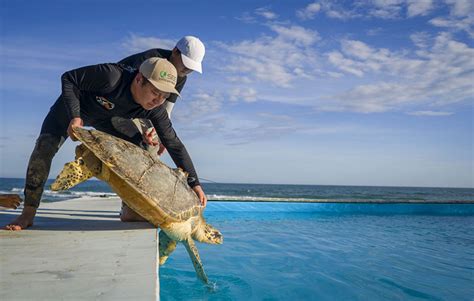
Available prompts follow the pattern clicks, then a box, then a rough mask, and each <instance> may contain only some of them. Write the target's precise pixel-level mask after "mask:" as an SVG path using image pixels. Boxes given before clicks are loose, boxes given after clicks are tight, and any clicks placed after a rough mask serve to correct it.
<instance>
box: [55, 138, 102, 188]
mask: <svg viewBox="0 0 474 301" xmlns="http://www.w3.org/2000/svg"><path fill="white" fill-rule="evenodd" d="M76 153H77V155H76V160H74V161H72V162H69V163H66V164H64V167H63V170H62V171H61V172H60V173H59V175H58V176H57V177H56V180H55V181H54V183H53V184H52V185H51V189H52V190H54V191H58V190H68V189H70V188H72V187H74V186H76V185H77V184H79V183H82V182H84V181H86V180H88V179H90V178H92V177H95V176H98V175H99V174H100V173H101V169H102V163H101V162H100V160H99V159H98V158H97V157H96V156H95V155H94V154H93V153H92V152H90V151H89V150H84V148H83V147H81V145H79V146H78V147H77V149H76Z"/></svg>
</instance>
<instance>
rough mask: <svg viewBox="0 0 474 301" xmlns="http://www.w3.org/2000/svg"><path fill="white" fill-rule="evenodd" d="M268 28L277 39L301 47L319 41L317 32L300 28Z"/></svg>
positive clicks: (279, 26)
mask: <svg viewBox="0 0 474 301" xmlns="http://www.w3.org/2000/svg"><path fill="white" fill-rule="evenodd" d="M270 28H271V29H272V30H273V31H274V32H276V33H277V34H278V37H279V38H282V39H284V40H286V41H289V42H294V43H297V44H300V45H303V46H310V45H312V44H314V43H315V42H317V41H319V40H320V39H321V38H320V37H319V34H318V32H317V31H314V30H311V29H306V28H304V27H301V26H296V25H292V26H289V27H288V26H281V25H270Z"/></svg>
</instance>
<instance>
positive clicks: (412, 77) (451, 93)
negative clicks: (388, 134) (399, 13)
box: [318, 33, 474, 113]
mask: <svg viewBox="0 0 474 301" xmlns="http://www.w3.org/2000/svg"><path fill="white" fill-rule="evenodd" d="M412 40H414V41H415V45H417V46H418V47H423V48H420V49H421V50H419V51H416V52H415V53H396V52H391V51H389V50H387V49H376V48H372V47H370V46H369V45H367V44H365V43H363V42H361V41H354V40H345V41H342V43H341V48H342V53H341V52H338V51H333V52H330V53H329V54H328V57H329V61H330V62H331V63H332V64H333V65H334V66H336V67H337V68H338V69H339V70H341V71H343V72H346V73H349V74H353V75H356V76H359V77H362V76H364V77H365V76H369V75H370V74H374V75H376V76H377V77H381V78H387V79H388V78H391V77H393V80H392V81H390V80H380V81H376V82H373V83H368V84H363V85H358V86H355V87H353V88H350V89H349V90H347V91H345V92H341V93H338V94H335V95H332V96H328V97H327V98H325V99H326V103H324V104H322V105H321V106H320V107H318V109H319V110H330V111H355V112H363V113H372V112H385V111H389V110H399V109H400V108H403V107H407V106H412V105H417V104H430V105H434V106H445V105H449V104H452V103H458V102H462V101H468V100H470V101H472V100H473V95H474V85H472V82H474V60H473V59H472V58H473V57H474V49H473V48H470V47H469V46H468V45H466V44H464V43H461V42H457V41H455V40H453V39H452V37H451V36H450V35H449V34H447V33H441V34H439V35H438V36H436V37H434V38H429V36H428V35H427V34H425V33H419V34H415V35H413V36H412Z"/></svg>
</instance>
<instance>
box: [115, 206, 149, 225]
mask: <svg viewBox="0 0 474 301" xmlns="http://www.w3.org/2000/svg"><path fill="white" fill-rule="evenodd" d="M120 220H121V221H122V222H146V221H147V220H146V219H144V218H143V217H142V216H141V215H140V214H138V213H136V212H135V211H133V210H132V209H131V208H130V207H128V206H127V205H125V203H122V212H120Z"/></svg>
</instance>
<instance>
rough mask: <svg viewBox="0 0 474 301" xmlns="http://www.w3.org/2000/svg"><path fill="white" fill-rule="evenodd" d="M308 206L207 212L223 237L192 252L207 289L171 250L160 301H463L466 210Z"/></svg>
mask: <svg viewBox="0 0 474 301" xmlns="http://www.w3.org/2000/svg"><path fill="white" fill-rule="evenodd" d="M302 205H304V206H302ZM312 205H318V204H281V203H253V204H249V203H219V202H215V203H210V204H209V205H208V209H207V211H206V216H207V219H208V221H209V222H211V223H212V224H213V225H214V226H216V227H217V228H218V229H220V230H221V231H222V233H223V234H224V237H225V240H224V244H223V245H219V246H215V245H206V244H199V245H198V248H199V251H200V254H201V257H202V260H203V263H204V265H205V269H206V272H207V274H208V276H209V279H210V281H211V282H212V284H211V285H210V286H203V285H202V284H201V283H200V282H199V281H198V280H197V279H196V276H195V273H194V269H193V267H192V264H191V262H190V259H189V257H188V255H187V253H186V251H185V249H184V247H183V246H182V245H179V246H178V248H177V250H176V251H175V253H173V255H172V256H171V257H170V259H169V260H168V262H167V263H166V264H165V265H164V266H163V267H161V269H160V272H159V273H160V284H161V298H162V300H472V299H473V297H474V286H473V283H474V237H473V234H472V233H474V231H473V230H474V214H473V211H474V209H473V208H472V207H473V206H474V205H473V204H468V205H466V206H464V207H462V208H460V209H458V210H457V211H456V210H455V211H452V209H450V210H451V211H449V210H448V211H443V210H444V209H443V208H442V207H437V208H438V209H439V210H438V211H437V213H436V214H427V213H416V212H415V211H413V210H412V208H410V206H413V205H411V204H407V205H406V206H405V207H403V206H402V207H400V205H398V204H395V205H366V206H368V207H366V210H365V212H364V211H363V210H360V211H359V212H358V213H351V212H350V210H347V209H346V210H343V211H342V212H339V211H338V210H337V206H339V205H340V204H333V205H334V206H333V207H330V206H329V207H328V208H332V209H331V210H329V209H328V210H326V211H322V210H321V209H322V207H320V206H319V207H318V206H312ZM359 206H364V205H359ZM384 206H388V207H385V208H384ZM389 206H398V209H397V214H388V213H387V212H389V211H390V208H389ZM422 206H428V207H429V206H438V205H422ZM450 206H451V207H453V206H454V207H456V206H460V205H450ZM247 209H249V210H247ZM445 209H446V208H445ZM427 211H428V212H429V211H431V212H434V210H433V209H430V210H427Z"/></svg>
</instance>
